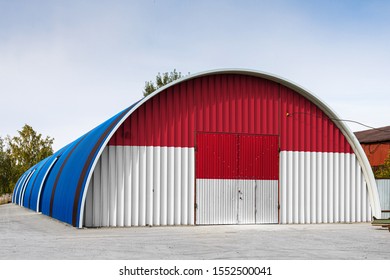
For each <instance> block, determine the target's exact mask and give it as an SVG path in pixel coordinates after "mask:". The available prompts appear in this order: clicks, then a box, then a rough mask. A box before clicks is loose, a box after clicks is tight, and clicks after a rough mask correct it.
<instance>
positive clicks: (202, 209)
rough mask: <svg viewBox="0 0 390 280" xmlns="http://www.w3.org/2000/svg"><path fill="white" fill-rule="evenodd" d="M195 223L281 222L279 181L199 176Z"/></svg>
mask: <svg viewBox="0 0 390 280" xmlns="http://www.w3.org/2000/svg"><path fill="white" fill-rule="evenodd" d="M196 205H197V209H196V211H197V212H196V224H199V225H205V224H255V223H257V224H261V223H278V181H276V180H242V179H197V180H196Z"/></svg>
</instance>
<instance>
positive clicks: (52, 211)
mask: <svg viewBox="0 0 390 280" xmlns="http://www.w3.org/2000/svg"><path fill="white" fill-rule="evenodd" d="M137 103H138V102H137ZM137 103H135V104H133V105H132V106H130V107H128V108H127V109H125V110H123V111H121V112H120V113H118V114H116V115H115V116H113V117H112V118H110V119H109V120H107V121H105V122H104V123H102V124H101V125H99V126H97V127H96V128H94V129H92V130H91V131H89V132H88V133H86V134H84V135H83V136H81V137H80V138H78V139H77V140H75V141H73V142H72V143H70V144H68V145H67V146H65V147H64V148H62V149H61V150H59V151H58V152H56V153H55V154H53V155H52V156H50V157H48V158H46V159H44V160H42V161H41V162H39V163H38V164H37V165H36V166H34V167H32V168H30V169H29V170H27V171H26V172H25V173H24V174H23V176H21V177H20V178H19V181H18V183H17V184H16V186H15V190H14V194H13V200H14V201H15V203H18V202H19V200H20V196H21V195H22V194H23V190H24V189H25V192H24V201H23V206H25V207H28V208H30V209H32V210H37V208H38V207H39V208H40V211H41V212H42V213H43V214H45V215H48V216H52V217H53V218H55V219H58V220H60V221H63V222H66V223H69V224H73V225H74V226H78V224H77V223H78V221H79V218H80V207H81V204H82V196H83V192H84V189H85V184H86V181H87V178H88V175H89V173H90V172H92V171H91V168H92V165H93V163H94V161H95V159H96V157H97V155H98V153H99V151H100V150H101V148H102V146H103V144H104V143H105V142H106V140H108V139H107V138H108V136H109V135H110V133H111V132H112V131H113V129H114V128H115V126H116V125H117V124H118V123H119V122H120V121H121V120H122V119H123V117H124V116H125V115H126V113H127V112H129V110H130V109H131V108H132V107H133V106H135V105H136V104H137ZM56 158H57V160H56V162H55V164H53V165H52V163H53V161H54V160H55V159H56ZM50 166H51V169H50V170H49V168H50ZM34 169H36V171H35V173H34V174H32V176H31V178H30V179H29V174H30V172H32V171H33V170H34ZM48 170H49V172H48ZM45 175H46V178H45ZM28 179H29V181H28V183H27V180H28ZM43 181H44V182H43ZM42 182H43V183H44V184H42ZM26 183H27V184H26ZM41 186H42V189H41ZM40 190H41V191H40ZM39 194H40V197H39ZM38 200H39V201H40V202H39V203H40V205H38Z"/></svg>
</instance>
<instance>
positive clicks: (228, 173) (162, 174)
mask: <svg viewBox="0 0 390 280" xmlns="http://www.w3.org/2000/svg"><path fill="white" fill-rule="evenodd" d="M337 120H338V117H337V115H336V114H335V113H334V112H333V111H332V110H331V109H330V108H329V107H328V106H327V105H326V104H324V103H323V102H322V101H321V100H319V99H318V98H317V97H315V96H314V95H313V94H311V93H309V92H308V91H306V90H305V89H303V88H301V87H299V86H297V85H296V84H294V83H291V82H289V81H286V80H285V79H282V78H279V77H276V76H274V75H270V74H266V73H261V72H257V71H249V70H239V69H228V70H218V71H209V72H203V73H199V74H195V75H190V76H187V77H185V78H182V79H181V80H178V81H175V82H173V83H171V84H169V85H167V86H165V87H163V88H161V89H159V90H157V91H156V92H155V93H153V94H151V95H149V96H148V97H146V98H144V99H142V100H140V101H139V102H137V103H135V104H133V105H132V106H130V107H129V108H127V109H125V110H124V111H122V112H120V113H119V114H117V115H115V116H114V117H112V118H111V119H109V120H107V121H106V122H104V123H103V124H101V125H100V126H98V127H96V128H95V129H93V130H91V131H90V132H88V133H87V134H85V135H83V136H81V137H80V138H79V139H77V140H76V141H74V142H73V143H71V144H69V145H67V146H66V147H64V148H62V149H61V150H59V151H58V152H56V153H55V154H54V155H52V156H51V157H49V158H47V159H45V160H43V161H42V162H40V163H38V164H37V165H35V166H33V167H31V168H30V169H29V170H28V171H27V172H26V173H25V174H24V175H23V176H22V177H21V178H20V179H19V181H18V183H17V185H16V187H15V190H14V194H13V202H14V203H17V204H20V205H22V206H24V207H28V208H30V209H33V210H36V211H38V212H42V213H43V214H45V215H49V216H51V217H53V218H55V219H58V220H61V221H63V222H66V223H69V224H72V225H73V226H75V227H83V226H91V227H106V226H145V225H156V226H158V225H194V224H258V223H260V224H261V223H281V224H287V223H336V222H362V221H370V220H371V215H376V216H378V217H379V216H380V213H381V211H380V204H379V199H378V193H377V188H376V185H375V180H374V177H373V174H372V171H371V168H370V165H369V163H368V161H367V158H366V156H365V154H364V152H363V150H362V148H361V146H360V144H359V143H358V141H357V140H356V138H355V136H354V135H353V134H352V133H351V131H350V130H349V129H348V128H347V127H346V126H345V125H344V124H343V123H342V122H339V121H337Z"/></svg>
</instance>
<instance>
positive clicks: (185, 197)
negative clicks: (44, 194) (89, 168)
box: [84, 146, 195, 227]
mask: <svg viewBox="0 0 390 280" xmlns="http://www.w3.org/2000/svg"><path fill="white" fill-rule="evenodd" d="M122 154H125V155H127V156H128V159H129V160H123V159H122V158H121V156H119V158H118V156H117V155H122ZM177 154H179V156H176V157H175V155H177ZM110 155H111V157H110ZM168 158H171V159H172V161H173V166H174V167H175V168H171V169H168V168H166V166H164V165H160V164H154V162H153V160H152V159H160V160H162V161H163V162H167V161H168ZM175 158H176V159H178V164H176V163H175ZM188 158H190V159H191V160H193V159H194V149H191V148H165V149H164V148H161V147H134V146H132V147H129V146H110V147H108V148H107V149H105V150H104V151H103V154H102V156H101V160H100V161H99V162H98V164H97V166H99V167H98V168H96V169H95V171H94V174H93V178H98V179H97V180H95V179H94V180H92V181H91V185H90V187H89V188H88V194H87V200H86V204H85V210H84V213H85V220H84V221H85V226H89V227H99V226H113V227H122V226H144V225H146V224H148V225H156V226H158V225H166V224H172V225H191V224H194V219H193V217H194V201H195V198H194V192H193V189H194V180H195V178H194V174H195V172H194V171H193V170H191V168H192V169H193V167H194V164H193V163H189V164H187V165H186V164H182V163H183V160H184V159H187V160H188ZM179 159H180V160H179ZM151 164H154V167H155V168H154V167H153V168H151ZM177 173H180V175H177ZM157 174H160V177H159V178H158V179H156V180H155V181H156V182H157V181H158V182H159V186H160V191H157V188H156V185H154V184H153V185H152V183H151V182H152V181H150V182H149V179H148V180H146V179H147V178H151V179H153V176H154V175H157ZM168 174H171V175H169V176H171V177H172V180H168V177H169V176H168ZM142 177H144V179H142ZM126 178H127V179H126ZM160 178H162V179H163V180H160ZM175 178H179V179H180V180H178V179H177V180H175ZM141 180H144V183H142V184H139V182H140V181H141ZM118 181H121V182H123V192H122V191H120V192H121V193H123V196H122V195H119V191H118V189H119V187H118V184H117V182H118ZM102 182H106V183H102ZM161 186H165V187H164V190H162V188H161ZM166 190H169V193H170V196H171V199H169V200H167V192H166ZM142 193H143V194H142ZM140 194H142V195H140ZM107 196H108V197H109V200H104V198H105V197H107ZM91 197H92V199H91ZM176 197H178V198H179V200H180V204H176V206H175V203H176V202H175V198H176ZM102 199H103V200H102ZM156 201H158V203H156ZM157 206H159V207H158V208H157ZM167 208H169V209H170V210H169V211H170V212H167ZM107 212H108V214H109V215H106V216H104V214H105V213H107ZM171 212H172V213H171ZM118 213H121V214H120V217H121V218H120V219H118V216H119V215H118ZM168 213H169V215H170V217H168V216H167V215H168Z"/></svg>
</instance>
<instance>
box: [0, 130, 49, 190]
mask: <svg viewBox="0 0 390 280" xmlns="http://www.w3.org/2000/svg"><path fill="white" fill-rule="evenodd" d="M53 142H54V139H53V138H50V137H49V136H46V138H44V137H43V136H42V134H40V133H37V132H36V131H35V130H34V129H33V128H32V127H31V126H29V125H27V124H26V125H24V126H23V128H22V130H18V135H17V136H14V137H10V136H7V137H6V139H5V142H4V141H3V140H2V141H1V151H2V155H3V157H4V160H3V162H4V163H3V164H4V166H5V167H6V168H5V169H4V170H5V171H4V172H2V176H3V178H2V182H4V187H3V188H4V191H5V192H12V191H13V188H14V186H15V184H16V182H17V180H18V179H19V177H20V176H22V174H23V173H24V172H25V171H26V170H27V169H29V168H30V167H32V166H33V165H35V164H37V163H38V162H40V161H41V160H43V159H45V158H46V157H48V156H50V155H52V154H53V148H52V145H53ZM7 168H8V169H7Z"/></svg>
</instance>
